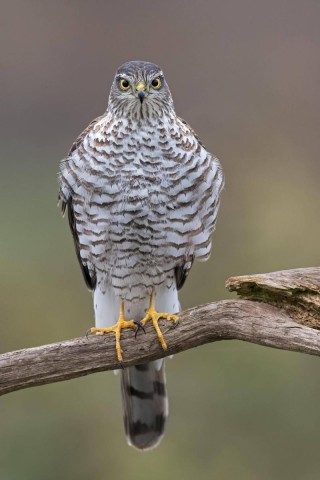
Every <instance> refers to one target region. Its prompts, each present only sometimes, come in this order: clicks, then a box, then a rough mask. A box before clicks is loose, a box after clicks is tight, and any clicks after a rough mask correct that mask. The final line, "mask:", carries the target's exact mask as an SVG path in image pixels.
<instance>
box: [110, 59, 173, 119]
mask: <svg viewBox="0 0 320 480" xmlns="http://www.w3.org/2000/svg"><path fill="white" fill-rule="evenodd" d="M108 110H110V111H112V113H114V114H118V115H121V116H133V117H137V118H139V117H142V118H150V117H151V116H153V117H156V116H161V115H163V114H165V113H168V112H170V111H173V101H172V97H171V93H170V90H169V87H168V85H167V82H166V80H165V78H164V75H163V72H162V70H161V69H160V67H158V65H155V64H154V63H150V62H142V61H132V62H127V63H124V64H123V65H121V67H119V69H118V71H117V73H116V75H115V78H114V81H113V84H112V87H111V91H110V96H109V104H108Z"/></svg>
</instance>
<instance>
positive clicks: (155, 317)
mask: <svg viewBox="0 0 320 480" xmlns="http://www.w3.org/2000/svg"><path fill="white" fill-rule="evenodd" d="M160 318H163V319H164V320H169V321H172V322H173V323H174V324H175V323H177V321H178V320H179V317H178V316H177V315H172V314H171V313H163V312H162V313H159V312H157V311H156V309H155V295H154V292H152V294H151V296H150V305H149V309H148V311H147V313H146V316H145V317H144V318H143V319H142V320H141V325H142V326H143V327H144V326H145V324H146V323H147V322H149V321H150V320H151V321H152V324H153V326H154V328H155V330H156V332H157V335H158V338H159V342H160V343H161V346H162V348H163V349H164V350H167V344H166V342H165V339H164V337H163V334H162V332H161V330H160V327H159V324H158V322H159V320H160Z"/></svg>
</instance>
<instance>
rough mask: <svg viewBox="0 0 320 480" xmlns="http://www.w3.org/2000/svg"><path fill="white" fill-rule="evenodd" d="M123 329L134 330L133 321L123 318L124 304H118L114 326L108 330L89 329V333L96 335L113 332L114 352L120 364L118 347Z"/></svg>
mask: <svg viewBox="0 0 320 480" xmlns="http://www.w3.org/2000/svg"><path fill="white" fill-rule="evenodd" d="M124 328H136V324H135V323H134V321H133V320H126V319H125V316H124V304H123V302H121V303H120V314H119V320H118V321H117V323H116V324H115V325H112V327H108V328H95V327H92V328H90V333H97V334H98V335H105V334H106V333H110V332H114V333H115V334H116V351H117V358H118V360H119V362H122V350H121V346H120V336H121V330H123V329H124Z"/></svg>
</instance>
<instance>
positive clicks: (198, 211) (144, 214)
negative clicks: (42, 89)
mask: <svg viewBox="0 0 320 480" xmlns="http://www.w3.org/2000/svg"><path fill="white" fill-rule="evenodd" d="M222 187H223V176H222V171H221V167H220V164H219V162H218V160H217V159H216V157H214V156H212V155H211V154H210V153H208V152H207V151H206V149H205V147H204V146H203V145H202V143H201V142H200V141H199V139H198V137H197V136H196V135H195V133H194V132H193V130H192V129H191V128H190V127H189V125H188V124H187V123H186V122H184V121H183V120H181V119H180V118H179V117H177V116H176V115H175V114H174V113H172V114H171V115H169V116H164V117H163V118H157V119H154V121H152V119H146V120H139V121H133V120H130V119H126V118H113V117H111V115H110V114H108V113H107V114H105V115H103V116H101V117H98V118H97V119H95V120H93V121H92V122H91V124H90V125H89V126H88V127H87V128H86V129H85V130H84V132H83V133H82V134H81V135H80V136H79V137H78V139H77V140H76V141H75V142H74V144H73V146H72V148H71V150H70V153H69V156H68V157H67V158H66V159H65V160H64V161H62V162H61V167H60V197H61V199H62V202H63V208H65V205H66V204H68V205H69V204H70V205H72V209H73V215H74V218H73V225H74V228H73V229H72V230H73V235H74V239H75V243H76V248H77V251H78V258H79V260H80V263H81V264H82V268H85V271H86V272H89V273H90V276H91V277H93V276H96V275H98V277H99V275H100V274H101V275H105V274H108V275H109V280H110V281H111V283H112V285H113V286H114V287H115V288H116V289H118V290H121V289H122V288H129V286H130V288H131V290H132V289H133V290H134V289H135V284H137V285H136V290H137V291H139V290H141V285H139V282H141V278H142V279H143V282H144V284H146V285H147V287H146V288H147V289H148V291H149V290H150V288H151V287H152V285H153V284H157V283H158V284H161V283H162V282H163V281H165V279H166V278H169V279H170V278H171V280H170V282H172V281H173V275H174V274H173V272H174V269H175V268H176V267H177V266H183V265H185V264H189V265H190V268H191V265H192V260H193V258H197V259H199V260H206V259H207V258H208V257H209V255H210V250H211V236H212V233H213V230H214V226H215V222H216V217H217V213H218V208H219V200H220V192H221V189H222ZM68 202H69V203H68ZM146 265H148V268H149V270H148V269H146ZM114 267H116V268H114ZM181 271H183V272H187V273H188V270H184V269H183V268H182V270H180V273H181ZM170 272H171V273H170ZM180 283H181V284H182V283H183V282H182V281H181V282H180ZM87 284H88V282H87Z"/></svg>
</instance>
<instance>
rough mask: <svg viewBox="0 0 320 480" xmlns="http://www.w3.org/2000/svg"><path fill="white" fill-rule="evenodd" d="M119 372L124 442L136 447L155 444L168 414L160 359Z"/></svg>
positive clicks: (153, 445) (160, 436)
mask: <svg viewBox="0 0 320 480" xmlns="http://www.w3.org/2000/svg"><path fill="white" fill-rule="evenodd" d="M121 376H122V380H121V392H122V403H123V411H124V412H123V413H124V417H123V419H124V428H125V432H126V436H127V440H128V443H129V445H132V446H134V447H136V448H138V449H139V450H148V449H151V448H153V447H156V446H157V445H158V444H159V443H160V441H161V439H162V437H163V434H164V426H165V421H166V418H167V416H168V399H167V391H166V378H165V370H164V361H163V360H156V361H154V362H150V363H146V364H142V365H136V366H135V367H129V368H126V369H125V370H123V371H122V375H121Z"/></svg>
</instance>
